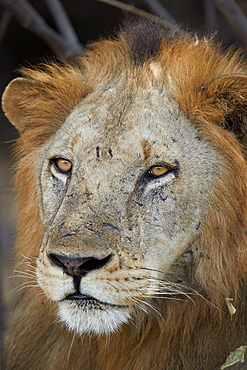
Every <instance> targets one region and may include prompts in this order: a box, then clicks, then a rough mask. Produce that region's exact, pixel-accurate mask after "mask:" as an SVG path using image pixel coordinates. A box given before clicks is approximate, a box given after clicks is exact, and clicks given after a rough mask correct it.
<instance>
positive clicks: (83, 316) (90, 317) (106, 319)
mask: <svg viewBox="0 0 247 370" xmlns="http://www.w3.org/2000/svg"><path fill="white" fill-rule="evenodd" d="M58 315H59V317H60V320H61V321H62V322H63V323H65V325H66V327H67V329H68V330H71V331H75V332H76V333H77V334H79V335H82V334H95V335H102V334H108V333H111V332H115V331H117V330H118V329H119V328H120V327H121V325H123V324H125V323H127V322H128V321H129V320H130V318H131V315H130V309H129V308H128V307H126V306H113V305H108V304H105V303H102V302H99V301H97V300H94V299H92V300H85V301H83V300H81V301H80V300H63V301H61V302H58Z"/></svg>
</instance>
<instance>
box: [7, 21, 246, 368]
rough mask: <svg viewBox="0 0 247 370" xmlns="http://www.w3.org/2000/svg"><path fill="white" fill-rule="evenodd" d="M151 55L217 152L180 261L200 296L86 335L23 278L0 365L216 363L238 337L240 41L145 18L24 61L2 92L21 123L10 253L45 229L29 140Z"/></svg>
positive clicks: (242, 178)
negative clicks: (218, 167) (72, 56)
mask: <svg viewBox="0 0 247 370" xmlns="http://www.w3.org/2000/svg"><path fill="white" fill-rule="evenodd" d="M150 30H151V31H150ZM152 30H155V31H152ZM147 35H149V37H147ZM152 60H155V61H156V62H159V64H160V65H161V66H162V76H161V78H162V79H164V81H165V83H166V84H167V86H168V87H169V90H170V91H171V94H172V96H173V98H174V100H175V101H176V102H177V103H178V105H179V106H180V108H181V110H182V111H183V112H184V113H185V114H186V116H187V117H189V119H190V120H191V122H193V124H194V125H196V127H197V128H198V130H199V132H200V133H201V135H202V136H203V137H204V138H206V140H209V141H210V142H211V143H212V144H213V145H214V147H215V148H216V149H217V151H218V152H219V153H220V154H221V155H222V156H223V157H224V158H225V163H226V167H225V168H224V174H225V177H224V176H223V177H222V178H221V183H220V186H219V187H218V190H216V191H215V194H214V197H213V198H212V199H211V205H210V212H209V216H208V218H207V220H206V221H205V223H204V225H203V228H202V230H201V233H200V245H201V246H202V249H203V251H204V252H203V254H201V253H198V254H193V255H192V257H191V258H192V260H191V264H190V266H189V268H188V280H189V281H190V284H191V286H192V287H193V289H195V290H196V291H198V292H199V293H200V296H198V295H195V296H194V297H193V304H191V305H190V308H189V309H188V306H187V305H184V304H183V302H182V301H180V300H173V299H169V300H157V305H156V307H157V310H158V311H160V312H162V317H160V316H159V315H146V316H145V314H144V313H142V314H140V315H139V316H138V317H136V318H134V319H133V324H132V323H131V324H130V325H125V326H123V327H122V328H121V330H120V331H119V332H117V333H114V334H109V336H101V337H99V338H97V339H95V338H90V337H87V336H85V337H84V338H79V337H77V336H74V335H73V333H70V332H68V331H67V330H66V328H64V327H63V325H62V324H61V323H59V322H57V320H56V309H55V305H53V303H51V302H48V301H47V299H46V298H45V297H43V295H42V294H41V295H38V296H37V289H36V290H35V289H30V288H29V289H23V290H21V295H20V297H19V301H18V303H17V306H16V309H15V314H14V318H13V322H12V323H11V328H10V330H9V334H8V340H7V368H8V369H45V368H46V369H58V368H60V369H108V370H110V369H119V370H120V369H125V370H127V369H135V370H138V369H139V370H144V369H146V370H150V369H164V368H165V369H166V370H168V369H170V370H176V369H187V370H188V369H194V370H198V369H200V370H201V369H205V370H206V369H207V370H213V369H215V368H219V367H220V365H221V364H222V363H223V362H224V360H225V358H226V356H227V354H228V353H229V352H230V351H231V350H234V349H235V348H236V347H237V346H239V345H243V344H245V345H246V344H247V335H246V332H247V303H246V302H247V295H246V277H247V197H246V184H247V165H246V156H245V146H246V137H247V136H246V131H247V125H246V114H247V66H246V64H245V62H244V61H243V60H242V57H241V54H240V53H239V52H236V51H233V50H228V51H222V48H221V46H219V45H218V44H217V43H216V42H215V40H214V39H199V38H197V37H196V36H194V35H185V36H180V35H178V34H176V32H175V36H174V35H168V32H166V31H164V30H163V29H162V28H161V27H157V25H152V24H151V23H149V24H148V27H147V24H146V22H143V23H141V24H140V25H137V26H133V27H132V28H131V30H130V31H129V27H127V28H126V29H124V30H123V31H122V32H121V33H120V35H119V36H118V37H117V38H116V39H112V40H102V41H99V42H96V43H93V44H92V45H89V46H88V48H87V50H86V52H85V54H84V56H82V57H79V58H77V59H76V60H75V61H74V62H73V63H68V64H63V65H61V64H54V63H53V64H47V65H44V66H40V67H37V68H33V69H23V70H22V73H23V75H24V76H25V77H26V80H23V79H21V80H19V81H18V79H17V80H16V81H15V82H14V83H12V84H11V85H10V86H9V87H8V88H7V89H6V92H5V94H4V97H3V108H4V110H5V111H6V112H7V117H8V118H9V120H10V121H11V122H12V123H13V124H15V125H16V127H17V128H18V129H19V131H20V132H21V137H20V139H19V140H18V143H17V146H16V148H17V149H16V152H17V154H16V155H17V176H16V182H17V188H18V194H19V196H18V197H19V217H18V235H17V241H16V251H17V260H18V262H24V263H25V262H26V259H25V257H23V256H37V254H38V249H39V245H40V243H41V239H42V236H43V233H44V227H43V226H42V222H41V220H40V216H39V213H38V208H39V205H38V204H37V202H38V200H37V199H38V198H37V195H36V187H35V181H36V180H35V175H34V168H35V165H36V164H35V156H36V152H37V149H38V148H39V147H40V146H41V145H42V144H43V143H44V142H45V141H46V140H48V139H49V138H50V137H51V136H52V135H53V134H54V133H55V132H56V130H57V129H58V127H60V125H61V123H62V122H63V121H64V119H65V117H66V116H67V115H68V114H69V112H70V111H71V110H72V109H73V107H75V106H76V104H77V103H78V102H79V101H80V100H81V99H82V98H83V97H85V96H86V95H88V94H90V91H91V90H93V89H97V84H104V83H105V84H108V83H109V82H110V81H111V80H115V79H116V78H118V79H123V82H124V79H126V84H127V78H128V73H127V71H128V69H133V68H136V70H137V71H140V70H141V71H142V76H143V79H144V78H145V70H146V69H145V68H146V65H147V64H148V63H150V61H152ZM157 73H160V72H159V71H157ZM95 75H97V79H95ZM91 76H94V78H92V77H91ZM25 81H26V82H25ZM138 83H139V84H141V83H142V81H141V79H140V78H139V80H138ZM34 122H35V125H34ZM205 181H207V179H205ZM27 281H28V280H27ZM40 292H41V290H40ZM228 298H229V299H230V300H232V301H230V300H228V302H231V303H232V305H233V306H234V307H235V308H236V313H235V314H234V315H231V314H230V312H229V309H228V306H227V302H226V299H228Z"/></svg>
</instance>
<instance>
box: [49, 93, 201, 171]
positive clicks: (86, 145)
mask: <svg viewBox="0 0 247 370" xmlns="http://www.w3.org/2000/svg"><path fill="white" fill-rule="evenodd" d="M126 95H127V94H123V92H122V91H119V89H117V88H112V89H108V90H107V91H106V92H103V93H94V94H91V95H89V96H88V97H87V98H85V99H84V100H83V101H81V102H80V103H79V104H78V105H77V106H76V107H75V108H74V110H73V111H72V112H71V113H70V115H69V116H68V117H67V119H66V121H65V122H64V124H63V125H62V127H61V128H60V129H59V130H58V132H57V134H56V137H55V140H54V138H52V141H51V142H52V145H51V148H52V149H53V150H54V151H57V150H59V151H60V152H61V153H60V154H61V155H62V154H63V152H64V155H65V156H66V154H68V153H67V152H68V151H69V153H70V155H75V156H76V157H78V156H81V157H82V158H83V160H84V161H85V160H86V159H89V160H90V158H91V159H92V158H95V155H96V156H97V155H98V156H101V158H102V159H103V158H105V159H110V158H113V157H114V159H117V158H119V159H121V161H124V160H126V161H133V160H134V161H137V162H139V164H140V165H145V161H146V160H147V159H148V160H149V161H150V163H151V162H152V161H154V162H155V161H159V159H160V158H161V157H163V160H166V159H167V160H168V162H169V161H170V162H174V161H176V159H177V158H176V157H177V156H181V155H184V154H185V153H186V152H187V154H188V155H190V153H192V152H193V151H194V153H196V152H197V151H198V153H199V151H200V152H201V151H202V152H203V151H205V152H206V151H208V145H205V143H204V144H203V143H200V148H199V146H198V137H199V134H198V132H197V129H196V127H195V126H194V125H193V124H192V123H191V122H190V121H189V120H188V119H187V118H186V117H185V116H184V114H183V113H182V112H181V111H180V110H179V107H178V106H177V104H176V102H175V101H173V100H172V99H171V98H169V94H168V92H167V91H163V90H162V91H157V90H155V89H153V90H148V89H144V90H141V91H140V92H139V93H138V94H135V95H128V96H127V97H126ZM194 138H197V139H196V140H194ZM186 148H187V150H186ZM56 154H57V153H56ZM164 155H165V156H166V158H164ZM125 164H126V163H125Z"/></svg>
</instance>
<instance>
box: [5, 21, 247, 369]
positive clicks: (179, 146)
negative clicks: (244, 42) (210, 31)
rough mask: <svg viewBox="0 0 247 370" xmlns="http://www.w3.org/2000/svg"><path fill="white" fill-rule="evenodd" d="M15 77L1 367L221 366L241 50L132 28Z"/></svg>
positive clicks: (245, 87) (234, 248)
mask: <svg viewBox="0 0 247 370" xmlns="http://www.w3.org/2000/svg"><path fill="white" fill-rule="evenodd" d="M22 73H23V75H24V78H17V79H15V80H14V81H13V82H11V83H10V85H9V86H8V87H7V89H6V91H5V93H4V96H3V109H4V111H5V112H6V115H7V117H8V118H9V120H10V121H11V122H12V123H13V124H14V125H15V126H16V127H17V129H18V130H19V132H20V139H19V140H18V143H17V153H18V154H17V156H18V168H17V186H18V189H19V223H18V235H17V258H18V261H19V264H18V270H19V271H20V272H19V275H21V276H23V278H24V283H23V284H22V285H20V287H21V288H25V289H21V293H22V294H21V297H20V299H19V302H18V304H17V305H16V309H15V316H14V318H13V323H12V327H11V329H10V330H9V336H8V340H7V356H6V357H7V360H6V362H7V369H18V370H19V369H25V370H27V369H35V370H37V369H49V370H50V369H75V370H78V369H86V370H91V369H107V370H111V369H112V370H113V369H117V370H123V369H125V370H129V369H133V370H150V369H152V370H155V369H156V370H161V369H166V370H177V369H185V370H191V369H192V370H202V369H204V370H213V369H219V368H220V366H221V365H222V364H223V363H224V361H225V358H226V357H227V355H228V354H229V352H230V351H232V350H235V348H236V347H238V346H240V345H246V344H247V330H246V329H247V325H246V324H247V300H246V298H247V297H246V277H247V248H246V247H247V199H246V184H247V164H246V157H245V153H244V150H245V145H246V137H247V135H246V131H247V126H246V114H247V66H246V64H245V63H244V62H243V60H241V55H240V53H238V52H233V51H226V52H223V51H222V50H221V47H220V46H219V45H217V44H215V42H214V40H212V39H208V40H206V39H202V40H200V39H198V38H197V37H196V36H193V35H186V36H180V35H177V34H176V33H173V34H172V33H171V32H170V33H169V32H167V31H166V30H165V29H163V28H162V27H160V26H158V25H156V24H153V23H151V22H147V21H142V22H140V23H135V24H133V25H132V26H129V27H127V28H126V29H123V30H122V32H121V33H120V34H119V36H118V37H117V38H115V39H112V40H103V41H100V42H96V43H94V44H92V45H90V46H89V47H88V48H87V49H86V51H85V53H84V55H82V56H81V57H79V58H77V60H75V61H74V62H71V63H68V64H64V65H61V64H56V63H54V64H47V65H44V66H41V67H38V68H34V69H23V70H22ZM235 309H236V312H235V314H233V313H234V311H235ZM240 365H241V364H240Z"/></svg>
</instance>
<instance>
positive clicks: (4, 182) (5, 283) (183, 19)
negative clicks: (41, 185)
mask: <svg viewBox="0 0 247 370" xmlns="http://www.w3.org/2000/svg"><path fill="white" fill-rule="evenodd" d="M140 11H145V12H147V13H150V14H155V15H157V16H159V17H161V18H163V19H164V20H165V21H168V22H169V23H171V24H178V25H180V27H182V28H184V29H186V30H196V31H197V32H198V33H200V34H208V33H210V34H212V33H215V32H217V38H218V39H219V40H220V41H222V42H223V45H224V46H225V47H227V46H229V45H232V44H234V45H236V46H238V47H242V48H243V52H244V53H245V51H246V46H247V0H236V1H234V0H159V1H158V0H129V1H127V0H125V1H124V0H122V1H115V0H100V1H99V0H98V1H97V0H29V1H28V0H0V93H1V95H2V93H3V90H4V88H5V87H6V85H7V84H8V83H9V82H10V81H11V80H12V79H13V78H15V77H17V76H18V74H17V73H15V71H16V70H17V69H18V68H19V67H20V66H28V65H30V64H37V63H40V62H42V61H44V60H47V59H49V58H54V57H55V58H65V59H66V58H69V57H71V56H72V55H76V54H79V53H80V52H81V50H82V49H83V46H85V45H86V44H87V43H88V42H89V41H92V40H95V39H98V38H99V37H107V36H108V35H112V34H114V32H115V31H116V30H117V29H118V27H119V24H121V22H122V20H123V19H124V18H125V17H126V16H128V15H129V14H131V13H135V14H138V13H140ZM141 14H142V13H141ZM17 136H18V134H17V132H16V130H15V129H14V127H12V126H11V125H10V123H9V122H8V121H7V120H6V118H5V117H4V114H3V112H2V111H1V110H0V279H1V280H0V349H1V348H2V340H3V336H2V333H3V328H4V326H5V325H6V322H7V321H8V320H11V313H10V308H11V306H12V305H13V302H14V300H15V296H16V293H15V290H14V287H15V280H14V278H13V277H11V276H12V275H13V272H12V270H13V251H12V250H13V245H14V234H15V218H16V208H15V192H14V186H13V161H12V159H11V146H12V144H13V141H14V140H15V138H16V137H17Z"/></svg>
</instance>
